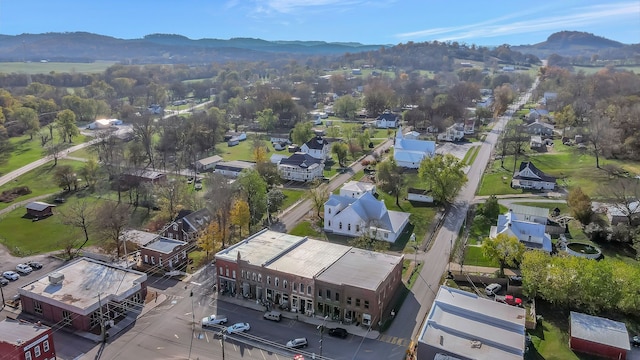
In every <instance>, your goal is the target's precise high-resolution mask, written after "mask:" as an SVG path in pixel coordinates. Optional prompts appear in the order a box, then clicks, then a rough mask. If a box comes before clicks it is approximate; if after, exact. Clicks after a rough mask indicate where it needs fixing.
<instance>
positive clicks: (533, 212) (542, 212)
mask: <svg viewBox="0 0 640 360" xmlns="http://www.w3.org/2000/svg"><path fill="white" fill-rule="evenodd" d="M509 211H511V212H512V213H514V214H515V215H516V217H517V218H518V219H520V220H523V221H530V222H534V223H536V224H541V225H547V222H548V220H549V209H547V208H541V207H536V206H526V205H518V204H509Z"/></svg>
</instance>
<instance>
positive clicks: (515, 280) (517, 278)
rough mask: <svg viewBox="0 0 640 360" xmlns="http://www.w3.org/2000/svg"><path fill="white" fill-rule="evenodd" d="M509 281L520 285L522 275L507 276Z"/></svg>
mask: <svg viewBox="0 0 640 360" xmlns="http://www.w3.org/2000/svg"><path fill="white" fill-rule="evenodd" d="M509 282H510V283H511V284H513V285H522V276H520V275H512V276H509Z"/></svg>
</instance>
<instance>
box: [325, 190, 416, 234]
mask: <svg viewBox="0 0 640 360" xmlns="http://www.w3.org/2000/svg"><path fill="white" fill-rule="evenodd" d="M409 216H410V214H409V213H404V212H400V211H390V210H387V207H386V206H385V205H384V201H380V200H378V199H376V198H375V197H374V196H373V195H372V194H371V193H369V192H365V193H364V194H363V195H362V196H360V197H359V198H351V197H346V196H340V195H335V194H332V195H330V196H329V200H327V202H325V203H324V231H326V232H331V233H335V234H338V235H344V236H350V237H357V236H360V235H362V234H365V233H366V234H369V236H371V237H372V238H375V239H376V240H382V241H387V242H390V243H393V242H395V241H396V239H398V236H400V234H401V233H402V231H403V230H404V228H405V227H406V226H407V224H408V223H409Z"/></svg>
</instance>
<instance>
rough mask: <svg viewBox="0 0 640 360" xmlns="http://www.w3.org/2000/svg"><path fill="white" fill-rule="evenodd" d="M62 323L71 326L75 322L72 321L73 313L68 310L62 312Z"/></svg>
mask: <svg viewBox="0 0 640 360" xmlns="http://www.w3.org/2000/svg"><path fill="white" fill-rule="evenodd" d="M62 322H63V323H64V324H65V325H71V324H72V322H73V320H72V319H71V312H70V311H67V310H63V311H62Z"/></svg>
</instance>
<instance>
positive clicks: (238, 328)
mask: <svg viewBox="0 0 640 360" xmlns="http://www.w3.org/2000/svg"><path fill="white" fill-rule="evenodd" d="M250 329H251V326H249V323H237V324H233V325H231V326H229V327H228V328H227V330H226V331H227V334H233V333H237V332H244V331H249V330H250Z"/></svg>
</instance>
